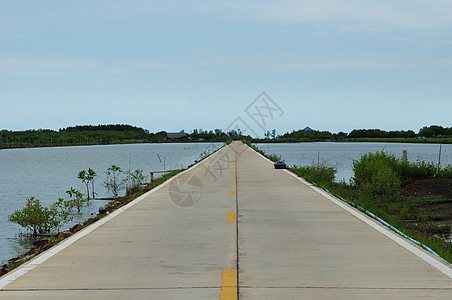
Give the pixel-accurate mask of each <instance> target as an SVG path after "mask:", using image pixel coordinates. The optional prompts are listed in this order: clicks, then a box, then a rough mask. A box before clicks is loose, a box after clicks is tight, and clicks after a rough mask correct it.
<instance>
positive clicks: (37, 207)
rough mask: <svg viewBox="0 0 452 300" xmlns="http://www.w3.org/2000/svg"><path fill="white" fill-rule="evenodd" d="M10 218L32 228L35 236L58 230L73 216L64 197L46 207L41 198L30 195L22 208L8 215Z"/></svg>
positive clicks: (11, 220)
mask: <svg viewBox="0 0 452 300" xmlns="http://www.w3.org/2000/svg"><path fill="white" fill-rule="evenodd" d="M8 220H9V221H10V222H14V223H17V224H19V225H20V226H22V227H24V228H26V229H27V230H30V231H31V232H32V233H33V235H34V236H38V235H41V234H44V233H50V232H51V231H55V230H56V231H58V230H59V229H60V227H61V226H62V225H63V224H65V223H67V222H69V221H70V220H72V216H71V214H70V208H69V205H68V203H67V202H66V201H64V200H63V199H62V198H60V199H58V201H57V202H55V203H53V204H52V205H50V206H49V207H45V206H43V205H42V204H41V202H40V201H39V199H37V198H35V197H30V198H28V199H27V202H26V204H25V206H24V207H23V208H22V209H18V210H16V211H15V212H13V213H12V214H11V215H9V216H8Z"/></svg>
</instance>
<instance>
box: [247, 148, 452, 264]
mask: <svg viewBox="0 0 452 300" xmlns="http://www.w3.org/2000/svg"><path fill="white" fill-rule="evenodd" d="M255 149H256V148H255ZM256 150H257V151H258V152H260V153H262V154H264V155H266V154H265V153H264V152H263V151H261V150H259V149H256ZM266 156H267V157H269V158H270V159H271V160H272V161H277V160H280V159H281V157H279V156H277V155H266ZM290 170H291V171H292V172H294V173H295V174H297V175H298V176H300V177H303V178H305V179H306V180H308V181H310V182H312V183H313V184H315V185H317V186H319V187H321V188H323V189H326V190H327V191H329V192H330V193H332V194H333V195H334V196H336V197H338V198H340V199H342V200H344V201H346V202H347V203H349V204H350V205H352V206H354V207H358V208H359V209H361V210H364V211H366V210H367V211H369V212H371V213H373V214H374V215H376V216H377V217H379V218H381V219H383V220H384V221H386V222H388V223H389V224H391V225H392V226H393V227H395V228H397V229H398V230H400V231H402V232H403V233H405V234H406V235H408V236H409V237H411V238H413V239H414V240H417V241H419V242H420V243H421V244H423V245H426V246H427V247H429V248H431V249H432V250H433V251H435V252H436V253H437V254H438V255H440V256H441V257H442V258H444V259H445V260H447V261H448V262H450V263H452V242H451V241H450V240H449V238H450V234H451V225H450V223H451V221H452V209H450V208H449V209H446V207H450V206H452V205H451V203H452V199H450V198H444V197H440V196H433V197H432V196H428V195H427V196H424V197H415V196H407V195H404V193H403V187H405V186H406V185H407V184H409V183H411V182H414V181H416V180H422V179H433V180H435V179H445V178H446V179H451V178H452V166H448V167H445V168H439V167H438V166H437V165H435V164H433V163H426V162H424V161H418V162H416V163H410V162H407V161H404V160H402V159H397V158H395V157H394V156H393V155H389V154H387V153H385V152H377V153H374V154H373V153H368V154H365V155H363V156H362V157H361V159H359V160H357V161H355V162H354V164H353V170H354V176H353V178H352V180H351V181H350V183H346V182H336V181H334V178H335V174H336V172H337V170H336V169H335V168H334V167H331V166H327V165H326V164H319V165H312V166H293V167H291V168H290ZM345 199H346V200H345ZM443 223H449V224H443Z"/></svg>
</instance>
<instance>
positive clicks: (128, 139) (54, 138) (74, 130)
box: [0, 124, 251, 148]
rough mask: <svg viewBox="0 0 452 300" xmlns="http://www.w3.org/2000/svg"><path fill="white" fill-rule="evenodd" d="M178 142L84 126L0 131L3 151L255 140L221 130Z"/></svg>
mask: <svg viewBox="0 0 452 300" xmlns="http://www.w3.org/2000/svg"><path fill="white" fill-rule="evenodd" d="M180 133H184V134H183V135H182V137H180V138H178V139H169V138H168V134H167V132H166V131H160V132H156V133H152V132H149V130H147V129H143V128H140V127H134V126H131V125H122V124H116V125H83V126H73V127H67V128H62V129H59V130H58V131H56V130H51V129H37V130H25V131H8V130H2V131H0V148H29V147H52V146H78V145H108V144H130V143H168V142H193V141H204V142H226V141H227V140H230V139H243V138H245V139H251V137H250V136H245V135H243V134H242V132H241V131H240V130H230V131H228V132H223V131H222V130H221V129H215V130H213V131H212V130H210V131H206V130H202V129H193V130H192V132H191V133H185V132H184V131H183V130H181V131H180Z"/></svg>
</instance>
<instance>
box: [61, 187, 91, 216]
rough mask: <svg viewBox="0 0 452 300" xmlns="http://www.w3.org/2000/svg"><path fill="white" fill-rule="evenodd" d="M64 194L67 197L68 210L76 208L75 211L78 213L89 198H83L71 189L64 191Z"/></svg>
mask: <svg viewBox="0 0 452 300" xmlns="http://www.w3.org/2000/svg"><path fill="white" fill-rule="evenodd" d="M66 194H68V195H69V200H68V201H67V202H66V203H67V206H68V207H69V209H72V208H77V211H78V212H80V211H81V209H82V207H83V206H85V204H89V198H86V199H85V198H83V194H82V193H81V192H80V191H78V190H76V189H74V188H72V187H71V189H70V190H68V191H66Z"/></svg>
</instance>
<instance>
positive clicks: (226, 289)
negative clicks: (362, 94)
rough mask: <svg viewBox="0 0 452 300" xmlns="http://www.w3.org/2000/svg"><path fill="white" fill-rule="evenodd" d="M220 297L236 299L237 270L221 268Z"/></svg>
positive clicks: (222, 299) (222, 298)
mask: <svg viewBox="0 0 452 300" xmlns="http://www.w3.org/2000/svg"><path fill="white" fill-rule="evenodd" d="M220 299H221V300H229V299H230V300H232V299H237V270H223V280H222V283H221V294H220Z"/></svg>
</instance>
